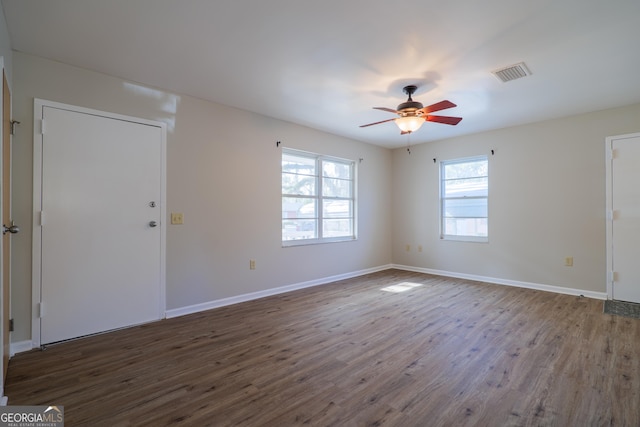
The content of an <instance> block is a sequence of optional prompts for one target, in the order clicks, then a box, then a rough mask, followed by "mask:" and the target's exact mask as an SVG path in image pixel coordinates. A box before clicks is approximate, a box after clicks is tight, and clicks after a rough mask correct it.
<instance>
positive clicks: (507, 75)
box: [491, 62, 531, 83]
mask: <svg viewBox="0 0 640 427" xmlns="http://www.w3.org/2000/svg"><path fill="white" fill-rule="evenodd" d="M491 73H492V74H493V75H494V76H496V78H497V79H498V80H500V81H501V82H502V83H506V82H510V81H511V80H516V79H520V78H522V77H526V76H530V75H531V71H529V69H528V68H527V66H526V65H525V63H524V62H520V63H518V64H514V65H509V66H508V67H504V68H499V69H497V70H493V71H492V72H491Z"/></svg>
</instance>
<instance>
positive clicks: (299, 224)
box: [282, 219, 318, 240]
mask: <svg viewBox="0 0 640 427" xmlns="http://www.w3.org/2000/svg"><path fill="white" fill-rule="evenodd" d="M317 237H318V227H317V220H315V219H295V220H291V219H284V220H282V240H300V239H316V238H317Z"/></svg>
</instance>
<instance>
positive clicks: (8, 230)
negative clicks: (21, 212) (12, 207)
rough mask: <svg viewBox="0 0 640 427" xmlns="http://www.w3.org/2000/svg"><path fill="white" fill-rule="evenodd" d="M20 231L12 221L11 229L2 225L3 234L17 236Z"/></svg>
mask: <svg viewBox="0 0 640 427" xmlns="http://www.w3.org/2000/svg"><path fill="white" fill-rule="evenodd" d="M19 231H20V227H18V226H17V225H16V224H15V223H14V222H13V221H11V226H10V227H7V226H6V225H4V224H2V234H7V233H11V234H16V233H17V232H19Z"/></svg>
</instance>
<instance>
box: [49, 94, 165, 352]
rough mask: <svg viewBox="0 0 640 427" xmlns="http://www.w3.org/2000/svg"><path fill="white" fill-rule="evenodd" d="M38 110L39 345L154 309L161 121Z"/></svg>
mask: <svg viewBox="0 0 640 427" xmlns="http://www.w3.org/2000/svg"><path fill="white" fill-rule="evenodd" d="M42 117H43V124H42V130H43V131H42V172H41V179H42V183H41V185H42V201H41V203H42V205H41V227H40V231H41V248H42V249H41V250H42V255H41V297H40V300H41V303H40V304H41V306H40V322H41V324H40V328H41V329H40V344H41V345H44V344H48V343H52V342H57V341H62V340H67V339H70V338H76V337H80V336H84V335H89V334H94V333H98V332H103V331H108V330H112V329H117V328H121V327H125V326H130V325H135V324H140V323H144V322H148V321H152V320H157V319H159V318H161V317H162V315H163V310H164V307H163V303H164V301H163V300H162V297H161V296H162V295H163V289H162V286H163V283H162V280H161V278H162V272H161V269H162V268H163V262H162V256H163V255H162V250H161V239H162V234H161V232H160V229H161V226H162V221H161V219H162V215H161V209H160V205H161V204H162V203H163V200H162V197H163V195H162V191H163V190H162V189H163V185H162V162H163V161H164V160H163V150H162V140H163V139H162V138H163V136H162V129H161V128H159V127H156V126H150V125H147V124H140V123H135V122H132V121H128V120H122V119H115V118H111V117H104V116H101V115H97V114H89V113H86V112H80V111H72V110H69V109H65V108H58V107H50V106H43V109H42Z"/></svg>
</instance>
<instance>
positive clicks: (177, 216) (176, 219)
mask: <svg viewBox="0 0 640 427" xmlns="http://www.w3.org/2000/svg"><path fill="white" fill-rule="evenodd" d="M171 224H173V225H180V224H184V215H183V214H182V213H172V214H171Z"/></svg>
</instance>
